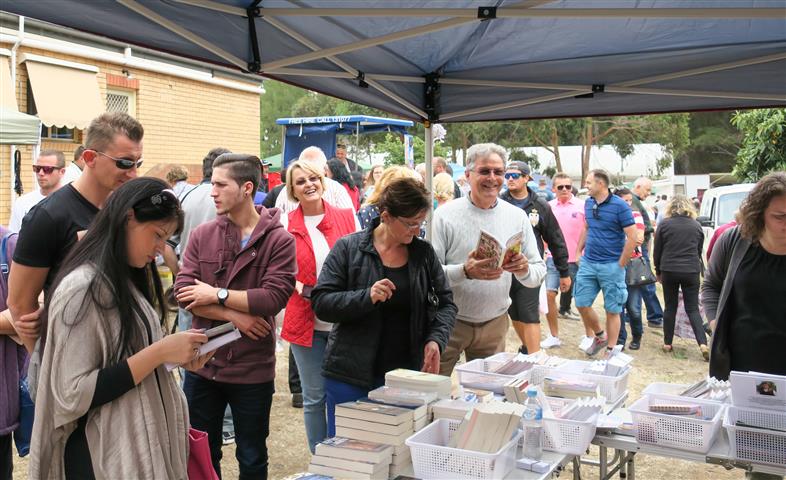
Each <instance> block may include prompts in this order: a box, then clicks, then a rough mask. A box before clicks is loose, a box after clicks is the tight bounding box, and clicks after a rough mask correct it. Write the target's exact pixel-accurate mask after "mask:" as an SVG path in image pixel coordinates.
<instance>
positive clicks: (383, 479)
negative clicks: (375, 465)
mask: <svg viewBox="0 0 786 480" xmlns="http://www.w3.org/2000/svg"><path fill="white" fill-rule="evenodd" d="M308 471H309V472H311V473H319V474H321V475H328V476H330V477H333V478H342V479H343V478H348V479H352V480H387V478H388V471H387V469H384V470H379V471H378V472H375V473H361V472H353V471H352V470H344V469H343V468H336V467H327V466H325V465H318V464H315V463H311V464H309V466H308Z"/></svg>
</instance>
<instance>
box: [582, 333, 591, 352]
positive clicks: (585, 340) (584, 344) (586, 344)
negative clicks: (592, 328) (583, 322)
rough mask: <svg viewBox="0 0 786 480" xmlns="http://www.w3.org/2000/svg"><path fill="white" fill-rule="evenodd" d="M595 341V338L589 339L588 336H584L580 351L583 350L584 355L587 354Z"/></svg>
mask: <svg viewBox="0 0 786 480" xmlns="http://www.w3.org/2000/svg"><path fill="white" fill-rule="evenodd" d="M593 341H594V338H592V337H588V336H586V335H584V336H582V337H581V342H579V350H581V351H582V352H584V353H587V350H589V348H590V347H591V346H592V342H593Z"/></svg>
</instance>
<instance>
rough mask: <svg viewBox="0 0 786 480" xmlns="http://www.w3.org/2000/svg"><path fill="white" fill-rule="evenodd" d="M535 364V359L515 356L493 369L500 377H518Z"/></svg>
mask: <svg viewBox="0 0 786 480" xmlns="http://www.w3.org/2000/svg"><path fill="white" fill-rule="evenodd" d="M536 364H537V362H536V359H534V358H528V356H525V355H516V356H515V357H513V358H511V359H510V360H508V361H507V362H505V363H503V364H502V365H500V366H499V367H497V368H495V369H494V373H497V374H500V375H519V374H521V373H523V372H526V371H527V370H529V369H531V368H532V367H534V366H535V365H536Z"/></svg>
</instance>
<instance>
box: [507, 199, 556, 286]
mask: <svg viewBox="0 0 786 480" xmlns="http://www.w3.org/2000/svg"><path fill="white" fill-rule="evenodd" d="M527 193H528V195H527V200H528V202H527V203H526V204H525V205H524V207H523V209H524V211H525V212H526V213H527V215H529V214H530V213H532V211H533V210H535V211H536V212H537V214H538V217H540V218H539V220H538V224H537V225H536V226H534V227H532V232H533V233H534V234H535V240H536V241H537V244H538V251H540V256H541V257H542V256H543V251H544V248H543V242H544V241H545V242H546V243H547V244H548V245H549V250H550V251H551V256H552V257H553V258H554V266H555V267H557V271H559V276H560V278H566V277H569V276H570V274H569V273H568V247H567V246H565V237H563V236H562V230H561V229H560V228H559V223H558V222H557V217H555V216H554V213H553V212H552V211H551V206H550V205H549V202H547V201H546V200H545V199H543V198H541V197H540V196H539V195H538V194H537V193H535V191H534V190H532V189H531V188H529V187H527ZM500 198H501V199H503V200H505V201H506V202H508V203H510V204H513V205H515V203H513V202H514V198H513V195H511V194H510V192H509V191H507V190H505V192H504V193H502V195H500Z"/></svg>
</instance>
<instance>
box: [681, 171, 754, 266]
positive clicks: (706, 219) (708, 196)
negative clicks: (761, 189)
mask: <svg viewBox="0 0 786 480" xmlns="http://www.w3.org/2000/svg"><path fill="white" fill-rule="evenodd" d="M754 185H756V184H755V183H741V184H738V185H728V186H725V187H716V188H710V189H709V190H707V191H705V192H704V197H703V198H702V200H701V211H700V212H699V218H697V219H696V220H698V221H699V223H700V224H701V228H702V230H704V251H705V252H706V251H707V243H709V240H710V238H712V234H713V233H715V229H716V228H718V227H720V226H721V225H725V224H727V223H729V222H731V221H732V220H734V213H735V212H736V211H737V210H738V209H739V208H740V204H741V203H742V201H743V200H744V199H745V197H747V196H748V192H750V191H751V190H752V189H753V186H754Z"/></svg>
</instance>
